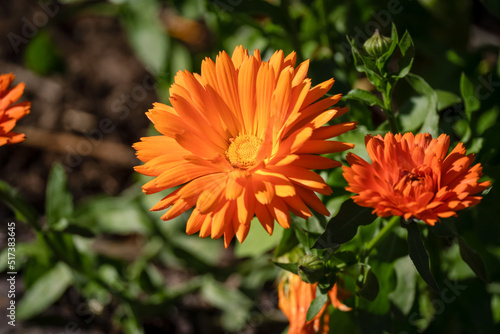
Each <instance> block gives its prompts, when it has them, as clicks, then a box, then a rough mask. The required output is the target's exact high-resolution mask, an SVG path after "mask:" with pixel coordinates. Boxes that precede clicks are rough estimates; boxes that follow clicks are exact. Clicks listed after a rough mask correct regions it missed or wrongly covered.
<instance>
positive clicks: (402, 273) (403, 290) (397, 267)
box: [389, 256, 417, 315]
mask: <svg viewBox="0 0 500 334" xmlns="http://www.w3.org/2000/svg"><path fill="white" fill-rule="evenodd" d="M394 271H395V273H396V288H395V289H394V291H393V292H392V293H391V294H390V296H389V297H390V299H391V301H392V302H393V304H394V305H396V306H397V307H398V308H399V310H400V311H401V313H403V314H404V315H408V314H409V313H410V311H411V308H412V306H413V303H414V301H415V293H416V285H417V281H416V274H417V273H416V271H415V266H414V265H413V263H412V261H411V259H410V258H409V257H408V256H406V257H402V258H400V259H398V260H396V261H395V262H394Z"/></svg>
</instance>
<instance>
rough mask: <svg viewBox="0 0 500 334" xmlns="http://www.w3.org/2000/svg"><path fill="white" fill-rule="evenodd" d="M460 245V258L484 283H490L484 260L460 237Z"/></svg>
mask: <svg viewBox="0 0 500 334" xmlns="http://www.w3.org/2000/svg"><path fill="white" fill-rule="evenodd" d="M458 245H459V247H460V256H461V257H462V259H463V260H464V261H465V263H467V265H469V267H470V268H471V269H472V271H473V272H474V273H475V274H476V275H477V277H479V278H480V279H482V280H483V281H484V282H486V283H489V282H490V281H489V279H488V274H487V272H486V268H485V266H484V263H483V260H482V259H481V257H480V256H479V254H477V253H476V251H474V250H473V249H472V248H470V246H469V245H468V244H467V242H466V241H465V240H464V239H463V238H462V237H458Z"/></svg>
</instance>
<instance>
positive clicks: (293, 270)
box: [273, 262, 299, 275]
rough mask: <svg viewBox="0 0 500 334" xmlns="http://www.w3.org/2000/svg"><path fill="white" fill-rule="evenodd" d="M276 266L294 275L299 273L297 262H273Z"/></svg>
mask: <svg viewBox="0 0 500 334" xmlns="http://www.w3.org/2000/svg"><path fill="white" fill-rule="evenodd" d="M273 263H274V264H275V265H276V266H278V267H280V268H281V269H285V270H286V271H289V272H291V273H293V274H295V275H298V274H299V264H298V263H282V262H273Z"/></svg>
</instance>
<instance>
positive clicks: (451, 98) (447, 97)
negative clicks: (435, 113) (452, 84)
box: [435, 89, 462, 111]
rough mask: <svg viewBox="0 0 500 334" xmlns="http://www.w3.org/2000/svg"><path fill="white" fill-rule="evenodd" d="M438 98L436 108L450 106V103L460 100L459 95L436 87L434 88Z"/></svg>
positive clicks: (442, 108) (441, 108) (440, 108)
mask: <svg viewBox="0 0 500 334" xmlns="http://www.w3.org/2000/svg"><path fill="white" fill-rule="evenodd" d="M435 92H436V95H437V99H438V110H439V111H441V110H444V109H446V108H449V107H451V106H452V105H455V104H458V103H460V102H462V99H461V98H460V96H458V95H456V94H453V93H451V92H448V91H446V90H441V89H436V90H435Z"/></svg>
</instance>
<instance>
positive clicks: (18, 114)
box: [0, 73, 30, 146]
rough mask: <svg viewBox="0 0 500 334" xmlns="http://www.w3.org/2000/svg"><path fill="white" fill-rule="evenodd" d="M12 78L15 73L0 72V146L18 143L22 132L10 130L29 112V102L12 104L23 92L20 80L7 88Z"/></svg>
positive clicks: (22, 137)
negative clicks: (15, 84) (12, 86)
mask: <svg viewBox="0 0 500 334" xmlns="http://www.w3.org/2000/svg"><path fill="white" fill-rule="evenodd" d="M14 78H15V75H14V74H12V73H9V74H0V146H2V145H6V144H15V143H19V142H21V141H23V140H24V138H25V135H24V134H22V133H16V132H13V131H12V129H13V128H14V126H15V125H16V122H17V121H18V120H19V119H20V118H22V117H23V116H25V115H27V114H29V112H30V103H29V102H20V103H17V104H14V105H12V103H14V102H16V101H17V100H18V99H19V98H20V97H21V95H23V92H24V83H22V82H21V83H20V84H18V85H17V86H16V87H14V88H11V89H9V86H10V84H11V83H12V81H14Z"/></svg>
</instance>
